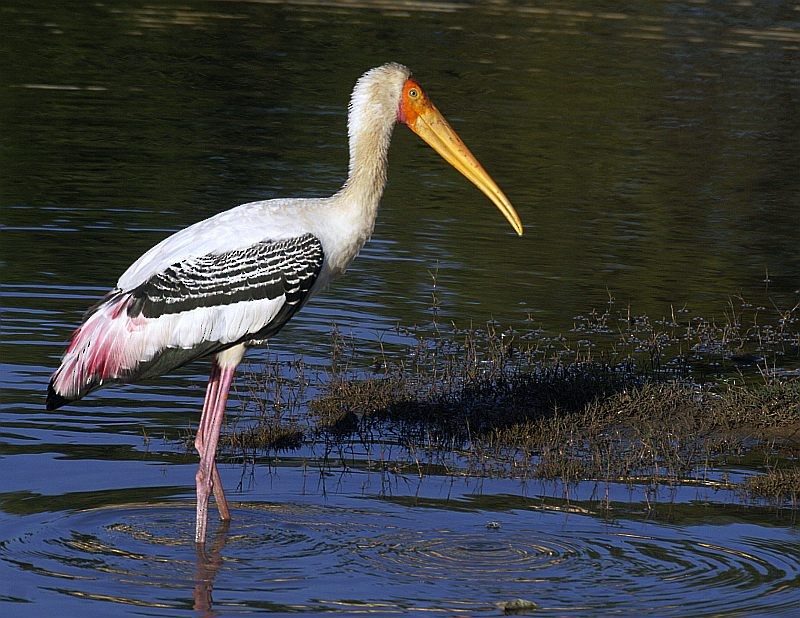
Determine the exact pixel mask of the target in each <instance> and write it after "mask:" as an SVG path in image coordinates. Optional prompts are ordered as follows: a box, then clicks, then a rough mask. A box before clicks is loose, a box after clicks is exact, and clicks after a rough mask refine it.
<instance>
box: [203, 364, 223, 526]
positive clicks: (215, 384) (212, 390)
mask: <svg viewBox="0 0 800 618" xmlns="http://www.w3.org/2000/svg"><path fill="white" fill-rule="evenodd" d="M220 371H221V370H220V367H219V365H218V364H217V361H216V359H214V360H213V361H212V364H211V375H210V377H209V379H208V388H207V389H206V399H205V402H204V403H203V414H202V416H201V417H200V426H199V427H198V428H197V437H196V438H195V448H197V452H198V453H200V454H201V456H202V453H203V451H204V450H205V448H204V445H205V444H206V442H207V436H208V435H209V434H208V431H209V427H208V425H209V420H210V418H211V411H210V408H211V406H212V404H213V402H214V401H215V400H216V399H217V397H219V378H220ZM226 396H227V395H226ZM211 474H212V476H211V487H212V489H213V490H214V498H215V499H216V502H217V509H218V510H219V518H220V519H221V520H223V521H228V520H230V518H231V513H230V510H229V509H228V501H227V500H226V499H225V490H224V488H223V487H222V480H221V479H220V477H219V471H218V470H217V462H216V461H214V462H213V466H212V470H211Z"/></svg>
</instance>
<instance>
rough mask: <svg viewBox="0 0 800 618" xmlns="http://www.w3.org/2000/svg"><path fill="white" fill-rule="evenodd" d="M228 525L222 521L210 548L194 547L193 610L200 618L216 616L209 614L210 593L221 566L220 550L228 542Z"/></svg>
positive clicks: (226, 521)
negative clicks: (202, 617)
mask: <svg viewBox="0 0 800 618" xmlns="http://www.w3.org/2000/svg"><path fill="white" fill-rule="evenodd" d="M230 525H231V522H230V520H229V519H223V520H222V522H221V523H220V526H219V528H217V531H216V532H215V533H214V540H213V541H212V543H211V547H209V548H206V544H205V543H197V544H196V545H195V568H194V595H193V597H194V610H195V611H197V612H202V613H201V614H200V615H201V616H214V615H216V614H214V613H212V612H211V607H212V603H213V600H212V598H211V591H212V590H213V588H214V581H215V580H216V579H217V573H218V572H219V570H220V568H221V567H222V564H223V559H222V550H223V548H224V547H225V543H226V542H227V540H228V530H229V529H230Z"/></svg>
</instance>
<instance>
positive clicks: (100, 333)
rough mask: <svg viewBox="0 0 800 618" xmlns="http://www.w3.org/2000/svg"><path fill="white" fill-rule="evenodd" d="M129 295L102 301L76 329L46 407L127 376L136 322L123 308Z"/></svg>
mask: <svg viewBox="0 0 800 618" xmlns="http://www.w3.org/2000/svg"><path fill="white" fill-rule="evenodd" d="M128 299H129V297H128V296H127V295H118V296H116V297H112V298H111V299H109V300H108V301H107V302H105V303H103V304H101V305H100V306H99V307H98V308H97V309H96V310H95V311H94V312H93V313H92V314H91V315H90V316H89V317H88V318H87V319H86V321H85V322H84V323H83V324H82V325H81V326H80V327H79V328H78V329H77V330H76V331H75V333H74V334H73V336H72V341H71V342H70V344H69V347H68V348H67V351H66V353H65V354H64V358H63V359H62V360H61V365H60V366H59V368H58V369H57V370H56V372H55V373H54V374H53V377H52V379H51V380H50V386H49V388H48V390H47V409H48V410H54V409H55V408H58V407H59V406H62V405H64V404H65V403H68V402H70V401H74V400H75V399H80V398H81V397H83V396H84V395H86V394H87V393H89V392H90V391H92V390H94V389H96V388H99V387H100V386H102V385H103V384H104V383H107V382H111V381H117V380H119V379H120V378H122V377H124V374H125V373H126V370H128V369H129V368H130V365H131V364H130V360H131V359H130V358H129V356H130V353H129V352H130V351H128V350H126V343H127V341H128V337H127V336H126V335H127V333H128V332H129V331H130V330H131V327H132V326H133V325H132V324H131V322H132V320H131V318H129V317H128V315H127V313H126V312H125V311H124V308H125V306H126V305H127V301H128Z"/></svg>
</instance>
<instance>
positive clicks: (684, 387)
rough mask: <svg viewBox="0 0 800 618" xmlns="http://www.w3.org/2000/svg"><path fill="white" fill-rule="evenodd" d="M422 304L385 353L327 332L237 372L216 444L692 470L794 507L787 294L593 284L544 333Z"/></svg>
mask: <svg viewBox="0 0 800 618" xmlns="http://www.w3.org/2000/svg"><path fill="white" fill-rule="evenodd" d="M437 317H438V316H437V314H436V312H434V319H433V320H432V323H431V324H430V325H428V326H427V327H426V328H424V329H422V328H418V329H414V330H411V331H402V330H398V333H397V334H398V335H399V336H400V337H402V339H403V340H404V341H406V342H407V344H406V346H405V347H403V346H398V349H397V350H396V351H395V350H392V351H387V350H386V349H383V348H381V350H379V351H378V352H377V353H376V354H374V355H368V354H366V353H363V352H359V351H358V350H357V349H356V347H355V345H354V341H353V340H351V339H349V338H347V337H344V336H342V335H341V333H339V332H338V331H336V330H334V333H333V341H332V344H331V354H330V359H329V365H328V366H327V367H325V368H324V369H320V368H314V369H313V370H310V369H309V368H307V367H305V366H304V365H303V363H302V362H301V361H291V362H289V363H273V364H270V365H268V366H267V367H268V368H267V370H265V372H253V373H252V374H251V376H250V379H249V388H250V396H249V397H246V398H244V400H243V410H242V414H240V415H239V416H238V417H237V420H236V421H234V424H233V425H232V426H230V427H229V428H228V432H227V433H226V435H225V436H224V437H223V440H222V444H223V447H227V449H228V450H229V451H233V452H240V453H244V454H246V455H247V456H249V457H254V456H257V454H259V453H265V452H266V453H277V452H282V451H292V450H297V449H300V448H307V449H311V451H312V452H314V453H316V452H318V451H317V449H319V448H323V449H324V455H323V457H322V459H323V460H325V461H328V462H330V461H331V460H332V459H333V460H334V463H335V460H336V459H337V458H338V459H339V460H340V461H341V462H342V463H343V464H345V465H357V461H359V460H360V461H361V462H365V463H362V465H381V466H390V467H389V468H387V469H391V470H395V471H400V472H413V473H417V474H420V475H423V474H425V473H426V471H427V470H429V469H430V470H436V471H437V472H439V473H441V472H442V471H444V472H446V473H448V474H453V475H462V474H469V475H482V476H492V477H496V476H503V477H514V478H539V479H553V480H556V481H561V482H563V483H564V484H569V483H572V482H577V481H583V480H595V481H598V480H599V481H605V482H622V483H637V484H642V485H644V486H646V487H656V486H659V485H664V484H667V485H671V486H677V485H686V484H702V485H706V486H709V487H718V488H725V489H734V490H737V491H739V492H741V495H742V496H743V497H746V498H749V499H755V500H758V499H765V500H768V501H770V502H774V503H776V504H779V505H783V506H791V507H793V508H794V507H796V506H797V503H798V497H799V496H800V469H798V467H797V466H796V463H795V462H796V460H797V457H798V455H800V369H799V368H800V304H798V305H795V306H794V307H791V308H788V309H780V308H777V307H774V306H773V307H769V308H767V307H758V306H753V305H750V304H748V303H746V302H744V301H743V300H742V299H734V300H731V301H730V303H729V305H728V307H727V308H726V310H725V312H724V316H723V318H722V319H721V320H714V319H709V318H702V317H694V316H691V315H690V314H689V312H687V311H685V310H682V311H677V310H676V311H673V312H672V313H671V315H670V316H669V317H668V318H664V319H660V320H653V319H651V318H649V317H648V316H638V315H634V314H633V313H632V312H631V311H630V310H629V309H627V308H626V309H625V310H623V311H621V312H620V311H615V309H614V301H613V299H612V298H610V299H609V303H608V306H607V307H605V308H604V310H603V311H592V312H590V313H589V314H587V315H585V316H579V317H577V318H576V319H575V325H574V328H573V329H572V331H571V332H570V333H569V334H568V335H567V336H557V337H550V336H547V335H545V333H544V332H543V331H542V330H541V329H537V328H535V325H534V322H533V321H530V323H529V324H527V325H526V326H527V327H528V328H527V329H525V330H523V329H504V328H501V327H500V326H499V325H498V324H495V323H489V324H487V325H485V326H484V327H482V328H480V329H477V328H466V329H462V328H458V327H457V326H455V325H454V324H442V323H440V321H439V320H438V319H437ZM392 448H394V450H392ZM387 452H391V454H392V455H391V462H387V460H386V459H387V458H386V453H387ZM398 453H400V454H399V455H398ZM375 462H380V463H375ZM329 465H330V463H329ZM727 469H747V470H749V471H751V473H749V474H743V475H742V474H740V475H738V476H740V477H742V478H741V479H739V480H738V481H735V480H731V477H730V476H729V475H728V474H727V473H725V472H722V471H723V470H727ZM753 470H759V471H760V473H758V474H754V473H752V471H753Z"/></svg>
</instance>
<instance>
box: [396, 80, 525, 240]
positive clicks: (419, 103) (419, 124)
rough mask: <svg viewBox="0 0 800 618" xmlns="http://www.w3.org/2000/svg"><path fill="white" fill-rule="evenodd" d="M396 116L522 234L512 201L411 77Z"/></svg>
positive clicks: (406, 84) (404, 88)
mask: <svg viewBox="0 0 800 618" xmlns="http://www.w3.org/2000/svg"><path fill="white" fill-rule="evenodd" d="M397 119H398V121H400V122H402V123H404V124H405V125H406V126H408V128H409V129H411V130H412V131H413V132H414V133H416V134H417V135H419V136H420V137H421V138H422V139H423V140H425V142H427V144H428V145H429V146H430V147H431V148H433V149H434V150H435V151H436V152H438V153H439V154H440V155H441V156H442V157H443V158H444V160H445V161H447V162H448V163H449V164H450V165H452V166H453V167H454V168H456V169H457V170H458V171H459V172H461V173H462V174H463V175H464V176H465V177H466V178H467V179H468V180H469V181H470V182H472V183H473V184H474V185H475V186H476V187H478V188H479V189H480V190H481V191H483V193H484V194H485V195H486V196H487V197H488V198H489V199H490V200H492V202H493V203H494V205H495V206H497V208H498V209H499V210H500V212H502V213H503V216H504V217H505V218H506V219H507V220H508V222H509V223H510V224H511V227H513V228H514V231H515V232H516V233H517V234H519V235H520V236H522V221H521V220H520V218H519V215H518V214H517V211H516V210H514V207H513V206H512V205H511V202H509V201H508V198H507V197H506V196H505V194H504V193H503V192H502V191H501V190H500V187H498V186H497V184H495V182H494V181H493V180H492V178H491V177H490V176H489V174H488V173H487V172H486V170H485V169H483V166H481V164H480V163H478V160H477V159H476V158H475V157H474V156H473V154H472V153H471V152H470V151H469V148H467V146H466V145H465V144H464V142H463V141H461V138H460V137H458V135H457V134H456V132H455V131H454V130H453V128H452V127H451V126H450V125H449V124H448V122H447V120H445V118H444V116H442V114H441V113H440V112H439V110H438V109H436V106H435V105H434V104H433V103H432V102H431V100H430V99H429V98H428V96H427V95H426V94H425V91H424V90H422V88H421V87H420V85H419V84H418V83H417V82H416V81H415V80H413V79H410V78H409V79H407V80H406V82H405V84H403V94H402V96H401V98H400V107H399V109H398V110H397Z"/></svg>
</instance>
